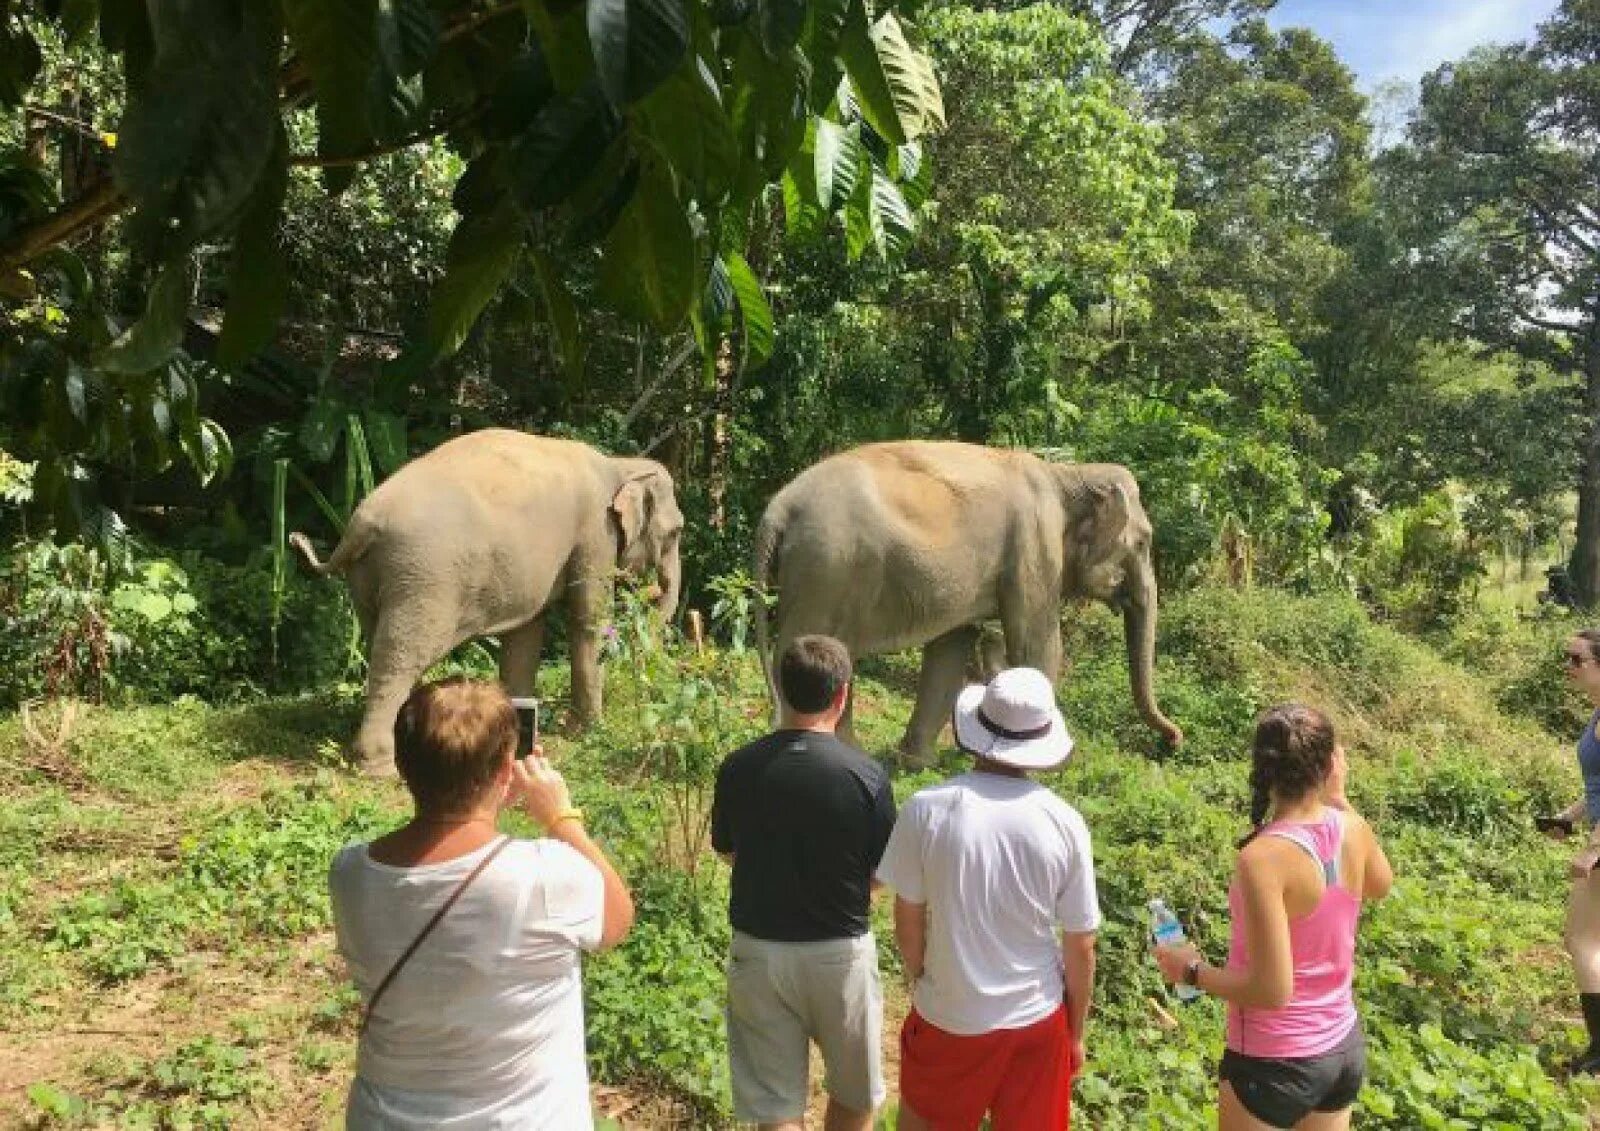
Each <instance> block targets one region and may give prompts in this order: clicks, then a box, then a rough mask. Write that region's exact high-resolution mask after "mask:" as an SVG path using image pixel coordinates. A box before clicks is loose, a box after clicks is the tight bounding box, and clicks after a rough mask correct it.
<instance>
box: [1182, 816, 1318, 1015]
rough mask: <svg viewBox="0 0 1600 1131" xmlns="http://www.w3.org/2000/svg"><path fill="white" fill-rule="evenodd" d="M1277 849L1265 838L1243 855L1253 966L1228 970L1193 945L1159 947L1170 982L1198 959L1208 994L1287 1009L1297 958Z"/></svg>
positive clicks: (1251, 1005)
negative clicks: (1274, 855)
mask: <svg viewBox="0 0 1600 1131" xmlns="http://www.w3.org/2000/svg"><path fill="white" fill-rule="evenodd" d="M1273 847H1274V846H1271V845H1268V844H1265V843H1262V842H1257V843H1255V844H1252V845H1250V846H1249V847H1248V848H1246V849H1245V850H1244V851H1243V852H1241V853H1240V854H1239V863H1238V867H1237V871H1236V873H1235V876H1236V879H1237V881H1238V883H1239V888H1240V891H1241V893H1242V894H1243V896H1244V911H1245V932H1246V937H1247V938H1248V940H1249V944H1250V965H1249V966H1248V967H1246V968H1245V969H1243V970H1229V969H1226V968H1224V967H1217V966H1210V965H1207V964H1206V963H1205V960H1204V958H1203V956H1202V955H1201V954H1200V951H1199V950H1198V949H1197V948H1195V947H1194V946H1192V945H1190V944H1188V943H1185V944H1184V945H1182V946H1158V947H1156V962H1157V964H1158V965H1160V967H1161V973H1162V975H1163V976H1164V977H1165V978H1166V979H1167V981H1169V982H1173V983H1177V982H1180V981H1182V980H1183V978H1184V975H1185V973H1186V972H1187V970H1188V967H1189V965H1190V963H1192V962H1193V961H1194V960H1196V959H1199V960H1200V963H1201V965H1200V972H1199V981H1198V983H1197V984H1198V985H1199V987H1200V988H1201V989H1202V990H1204V991H1205V992H1206V993H1208V994H1212V995H1214V996H1216V997H1219V998H1221V999H1222V1000H1223V1001H1229V1002H1232V1003H1234V1004H1235V1005H1242V1006H1247V1007H1249V1008H1251V1009H1282V1008H1283V1007H1284V1006H1285V1005H1287V1004H1288V1003H1289V998H1290V997H1291V996H1293V994H1294V959H1293V956H1292V954H1291V953H1290V950H1289V915H1288V911H1287V910H1286V909H1285V907H1284V904H1283V894H1284V892H1283V888H1284V882H1283V875H1284V869H1283V868H1282V867H1281V866H1280V863H1279V862H1278V861H1276V860H1274V859H1273V858H1272V855H1271V852H1272V849H1273ZM1292 851H1299V850H1298V849H1294V850H1292Z"/></svg>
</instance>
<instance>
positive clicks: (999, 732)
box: [976, 707, 1055, 742]
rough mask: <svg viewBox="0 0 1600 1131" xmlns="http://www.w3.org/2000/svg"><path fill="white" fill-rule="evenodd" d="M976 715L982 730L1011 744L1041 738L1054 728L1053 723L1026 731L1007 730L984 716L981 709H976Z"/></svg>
mask: <svg viewBox="0 0 1600 1131" xmlns="http://www.w3.org/2000/svg"><path fill="white" fill-rule="evenodd" d="M976 715H977V719H978V721H979V722H980V723H982V724H983V729H984V730H986V731H988V732H989V733H990V734H992V735H995V736H997V737H999V738H1009V739H1011V740H1012V741H1013V742H1026V741H1027V740H1029V739H1032V738H1043V737H1044V736H1045V735H1047V734H1049V733H1050V731H1051V730H1052V729H1053V728H1054V727H1055V723H1053V722H1049V723H1045V724H1044V726H1042V727H1029V728H1028V729H1027V730H1008V729H1007V728H1005V727H1003V726H1001V725H1000V724H999V723H997V722H995V721H994V720H993V719H991V718H990V717H989V716H988V715H986V714H984V713H983V708H982V707H979V708H978V710H977V712H976Z"/></svg>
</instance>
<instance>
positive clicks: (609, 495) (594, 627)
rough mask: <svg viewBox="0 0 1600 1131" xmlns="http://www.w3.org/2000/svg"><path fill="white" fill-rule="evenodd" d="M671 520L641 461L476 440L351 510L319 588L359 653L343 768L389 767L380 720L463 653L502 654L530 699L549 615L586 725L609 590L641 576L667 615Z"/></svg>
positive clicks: (656, 472)
mask: <svg viewBox="0 0 1600 1131" xmlns="http://www.w3.org/2000/svg"><path fill="white" fill-rule="evenodd" d="M682 531H683V514H682V512H680V511H679V510H678V503H677V499H676V497H675V496H674V494H673V485H672V477H671V476H670V475H669V474H668V473H667V469H666V468H664V467H662V466H661V465H660V464H659V463H656V462H655V461H654V460H647V459H622V458H612V457H610V456H605V455H601V454H600V453H599V452H597V451H595V450H594V449H593V448H591V447H588V446H587V445H585V444H580V443H577V442H575V441H572V440H555V439H548V438H546V437H541V436H529V435H527V434H525V433H522V432H512V431H507V430H505V429H487V430H485V431H482V432H473V433H470V434H469V435H466V436H461V437H458V438H456V439H454V440H451V441H449V442H448V443H445V444H442V445H440V446H439V447H438V448H436V449H434V450H433V451H432V452H429V453H428V454H427V455H425V456H421V457H419V458H417V459H415V460H412V461H411V462H410V463H408V464H406V465H405V466H404V467H402V468H401V469H400V470H399V471H397V472H395V474H394V475H393V476H391V477H390V478H389V479H388V480H386V481H385V482H384V483H383V484H382V485H381V486H379V487H378V489H377V490H376V491H374V492H373V493H372V494H371V495H369V496H368V497H367V498H366V499H365V500H363V501H362V503H361V505H360V506H358V507H357V508H356V511H355V514H354V515H352V516H351V519H350V525H349V526H348V528H347V529H346V530H345V533H344V537H343V538H342V539H341V540H340V542H339V546H338V548H337V549H335V550H334V552H333V555H332V557H330V558H329V559H328V561H327V563H326V564H323V563H322V562H320V561H318V560H317V555H316V553H315V552H314V551H313V550H312V548H311V544H310V542H308V541H307V540H306V538H305V536H304V535H302V534H295V535H293V536H292V537H291V539H290V541H291V542H293V544H294V545H295V547H296V548H297V549H298V550H299V551H300V552H301V554H303V555H304V556H305V559H306V561H307V562H309V563H310V565H311V568H312V569H314V570H316V571H317V572H318V573H321V574H328V573H338V574H343V575H344V577H345V579H346V580H347V581H348V582H349V584H350V594H351V597H352V599H353V601H354V604H355V608H356V615H357V617H358V618H359V619H360V622H361V631H362V634H363V635H364V636H365V637H366V640H367V646H368V669H367V703H366V713H365V715H364V717H363V718H362V721H361V729H360V731H359V732H358V734H357V735H356V740H355V753H356V756H357V757H358V758H359V759H360V761H361V764H362V766H363V767H364V768H365V769H367V770H368V771H369V772H374V773H387V772H390V770H391V769H392V766H393V759H394V720H395V716H396V715H397V714H398V713H399V710H400V705H401V704H402V703H404V702H405V699H406V696H407V695H409V694H410V693H411V689H412V687H413V686H414V685H415V684H416V682H417V680H418V679H420V678H421V676H422V674H423V672H424V671H426V670H427V668H428V667H429V666H430V665H431V664H433V663H434V661H436V660H438V659H439V658H440V657H441V656H443V655H444V654H445V653H447V652H448V651H449V650H450V649H451V648H454V647H455V646H456V645H457V644H460V643H461V642H462V641H465V640H469V639H471V638H473V637H475V636H484V635H495V636H498V637H499V639H500V678H501V680H502V681H503V682H504V683H505V685H506V688H507V689H508V690H509V691H510V693H511V694H512V695H531V694H533V690H534V677H535V675H536V673H537V672H538V667H539V652H540V646H541V644H542V643H543V637H544V613H545V610H546V609H547V607H548V606H550V605H551V604H553V603H555V602H557V601H563V602H565V604H566V607H567V612H568V623H569V626H570V628H569V639H570V645H569V646H570V648H571V652H572V702H573V708H574V711H575V712H576V714H577V716H578V718H579V719H580V720H583V721H591V720H593V719H594V718H595V717H596V716H598V715H599V713H600V696H601V692H600V668H599V653H600V630H601V625H602V622H603V621H604V619H605V618H606V617H607V616H608V614H609V611H610V607H611V605H610V601H611V592H612V585H611V583H612V577H613V575H614V573H615V571H616V570H617V569H618V568H620V569H621V570H622V571H623V572H625V573H627V574H630V575H633V576H642V575H643V574H644V573H646V572H647V571H648V570H650V569H654V570H655V571H656V574H657V580H658V583H659V585H660V588H661V594H660V598H659V601H658V604H659V605H660V607H661V608H662V609H663V610H664V611H666V612H668V613H669V614H670V613H671V612H672V610H674V609H675V608H676V607H677V604H678V595H679V592H680V589H681V585H682V569H681V565H680V562H679V558H678V540H679V536H680V535H681V533H682Z"/></svg>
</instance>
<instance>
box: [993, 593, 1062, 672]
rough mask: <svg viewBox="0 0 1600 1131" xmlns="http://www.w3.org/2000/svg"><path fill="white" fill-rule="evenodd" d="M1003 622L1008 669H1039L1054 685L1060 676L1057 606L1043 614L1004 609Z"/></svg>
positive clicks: (1059, 622)
mask: <svg viewBox="0 0 1600 1131" xmlns="http://www.w3.org/2000/svg"><path fill="white" fill-rule="evenodd" d="M1000 623H1001V627H1003V628H1004V629H1005V634H1006V664H1007V666H1009V667H1013V668H1038V669H1039V670H1040V671H1042V672H1044V674H1045V675H1047V676H1049V677H1050V682H1051V683H1054V682H1055V681H1056V680H1057V679H1059V678H1060V677H1061V617H1060V614H1059V613H1058V612H1057V611H1056V609H1055V608H1054V607H1050V608H1047V609H1046V610H1045V611H1044V612H1042V613H1039V612H1033V611H1031V610H1023V609H1012V608H1006V607H1002V608H1001V610H1000Z"/></svg>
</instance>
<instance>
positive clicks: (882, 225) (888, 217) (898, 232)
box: [871, 169, 916, 257]
mask: <svg viewBox="0 0 1600 1131" xmlns="http://www.w3.org/2000/svg"><path fill="white" fill-rule="evenodd" d="M871 217H872V238H873V241H874V242H875V243H876V244H877V245H878V254H880V255H882V256H885V257H889V256H895V255H899V254H900V253H901V252H902V251H904V250H905V249H906V248H907V247H908V246H910V244H911V237H912V235H913V233H914V232H915V229H916V224H915V222H914V221H913V220H912V218H911V209H910V208H909V207H908V206H907V205H906V200H905V197H903V196H901V195H900V190H899V189H898V188H896V187H895V184H894V182H893V181H891V180H890V179H889V178H888V177H886V176H884V175H883V173H882V171H881V170H878V169H873V170H872V211H871Z"/></svg>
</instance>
